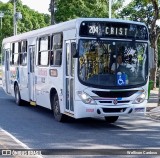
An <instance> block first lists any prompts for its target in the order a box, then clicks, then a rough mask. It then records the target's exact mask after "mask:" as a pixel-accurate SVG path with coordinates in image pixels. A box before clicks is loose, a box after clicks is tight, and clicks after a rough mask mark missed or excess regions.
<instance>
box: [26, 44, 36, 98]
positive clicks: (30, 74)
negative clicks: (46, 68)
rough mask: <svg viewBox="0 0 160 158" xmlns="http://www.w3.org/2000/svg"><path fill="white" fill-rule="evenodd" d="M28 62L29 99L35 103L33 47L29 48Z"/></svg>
mask: <svg viewBox="0 0 160 158" xmlns="http://www.w3.org/2000/svg"><path fill="white" fill-rule="evenodd" d="M28 60H29V61H28V63H29V67H28V77H29V80H28V81H29V97H30V100H31V101H35V45H30V46H29V58H28Z"/></svg>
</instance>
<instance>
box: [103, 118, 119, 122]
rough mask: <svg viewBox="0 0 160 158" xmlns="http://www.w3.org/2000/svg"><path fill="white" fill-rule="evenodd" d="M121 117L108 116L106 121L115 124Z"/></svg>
mask: <svg viewBox="0 0 160 158" xmlns="http://www.w3.org/2000/svg"><path fill="white" fill-rule="evenodd" d="M118 118H119V116H107V117H105V120H106V122H107V123H114V122H116V121H117V120H118Z"/></svg>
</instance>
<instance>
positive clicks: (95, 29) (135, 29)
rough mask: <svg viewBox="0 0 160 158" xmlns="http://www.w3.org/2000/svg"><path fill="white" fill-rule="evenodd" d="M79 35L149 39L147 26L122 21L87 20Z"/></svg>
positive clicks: (81, 26)
mask: <svg viewBox="0 0 160 158" xmlns="http://www.w3.org/2000/svg"><path fill="white" fill-rule="evenodd" d="M79 35H80V36H82V37H86V36H87V37H88V36H90V37H101V38H127V39H138V40H148V33H147V28H146V27H145V26H144V25H138V24H131V23H120V22H102V21H98V22H90V21H85V22H82V23H81V25H80V32H79Z"/></svg>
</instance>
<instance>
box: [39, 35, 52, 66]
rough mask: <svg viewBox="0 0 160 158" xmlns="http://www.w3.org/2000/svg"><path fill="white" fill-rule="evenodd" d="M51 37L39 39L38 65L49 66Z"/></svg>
mask: <svg viewBox="0 0 160 158" xmlns="http://www.w3.org/2000/svg"><path fill="white" fill-rule="evenodd" d="M49 50H50V36H44V37H41V38H39V50H38V65H40V66H48V58H49Z"/></svg>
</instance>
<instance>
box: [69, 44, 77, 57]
mask: <svg viewBox="0 0 160 158" xmlns="http://www.w3.org/2000/svg"><path fill="white" fill-rule="evenodd" d="M71 54H72V57H73V58H77V57H78V52H77V49H76V42H72V43H71Z"/></svg>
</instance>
